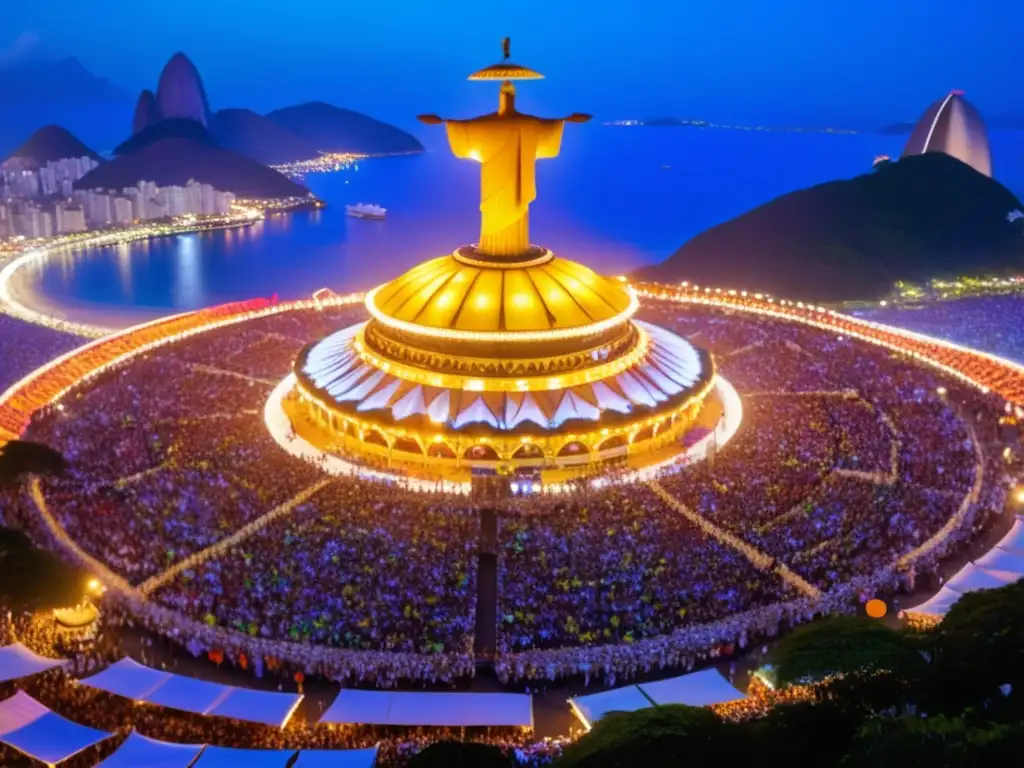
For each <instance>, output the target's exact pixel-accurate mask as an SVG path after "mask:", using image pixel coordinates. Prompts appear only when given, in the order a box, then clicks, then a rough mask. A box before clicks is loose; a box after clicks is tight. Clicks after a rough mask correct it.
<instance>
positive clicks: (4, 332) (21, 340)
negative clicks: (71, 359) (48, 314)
mask: <svg viewBox="0 0 1024 768" xmlns="http://www.w3.org/2000/svg"><path fill="white" fill-rule="evenodd" d="M86 341H88V339H83V338H81V337H80V336H73V335H72V334H70V333H61V332H60V331H55V330H51V329H50V328H44V327H42V326H39V325H29V324H27V323H24V322H22V321H21V320H16V319H15V318H13V317H10V316H9V315H5V314H3V313H0V360H3V365H0V392H3V391H4V390H5V389H7V388H8V387H9V386H11V385H12V384H14V383H15V382H16V381H17V380H18V379H20V378H21V377H22V376H24V375H25V374H27V373H30V372H31V371H33V370H35V369H36V368H38V367H39V366H41V365H44V364H45V363H48V362H50V361H51V360H53V359H54V358H56V357H59V356H60V355H63V354H64V353H66V352H70V351H71V350H72V349H74V348H75V347H80V346H81V345H82V344H84V343H86Z"/></svg>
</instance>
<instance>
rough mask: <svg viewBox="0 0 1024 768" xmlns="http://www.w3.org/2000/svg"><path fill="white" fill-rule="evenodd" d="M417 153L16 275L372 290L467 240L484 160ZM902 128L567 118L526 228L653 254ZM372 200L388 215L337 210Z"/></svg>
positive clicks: (126, 289) (82, 305)
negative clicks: (278, 212) (624, 124)
mask: <svg viewBox="0 0 1024 768" xmlns="http://www.w3.org/2000/svg"><path fill="white" fill-rule="evenodd" d="M421 135H422V136H423V137H424V139H425V140H426V143H427V144H428V151H427V152H426V153H424V154H423V155H418V156H411V157H396V158H382V159H376V160H367V161H364V162H361V163H360V164H359V165H358V167H357V168H352V169H349V170H346V171H339V172H336V173H330V174H312V175H310V176H308V177H307V178H306V180H305V181H306V184H307V185H308V186H309V187H310V189H312V190H313V192H315V193H316V194H317V196H319V197H320V198H322V199H323V200H324V201H326V202H327V204H328V207H326V208H324V209H322V210H319V211H313V212H304V213H296V214H290V215H283V216H276V217H272V218H270V219H268V220H267V221H265V222H263V223H260V224H257V225H256V226H254V227H251V228H248V229H236V230H225V231H219V232H213V233H205V234H196V235H185V236H177V237H172V238H164V239H158V240H152V241H148V242H138V243H133V244H130V245H127V246H120V247H109V248H94V249H83V250H80V251H78V252H75V253H73V254H69V255H66V256H57V257H54V258H52V259H51V260H49V261H48V262H47V263H46V264H45V265H43V266H40V267H36V268H33V269H32V270H31V271H30V272H27V273H26V274H25V275H24V282H23V283H22V290H23V291H24V292H25V295H29V296H34V297H35V299H36V301H37V302H38V303H39V304H45V305H48V306H50V307H54V306H56V307H61V308H62V309H63V310H65V311H64V312H63V314H66V315H67V316H68V317H72V318H74V317H76V316H77V317H79V318H84V317H86V316H87V315H88V316H90V317H92V318H95V317H96V316H97V313H99V314H102V315H106V316H108V317H109V316H113V315H117V314H118V313H122V314H123V315H125V316H127V315H128V314H130V315H132V317H133V318H139V317H143V316H155V315H160V314H166V313H170V312H174V311H183V310H187V309H194V308H199V307H203V306H208V305H211V304H217V303H221V302H225V301H232V300H237V299H245V298H251V297H254V296H270V295H271V294H274V293H277V294H278V295H279V296H280V297H281V298H282V299H291V298H301V297H306V296H309V295H310V294H311V293H312V292H313V291H315V290H317V289H319V288H322V287H329V288H332V289H334V290H335V291H337V292H339V293H344V292H349V291H356V290H366V289H368V288H371V287H373V286H374V285H376V284H378V283H380V282H383V281H385V280H387V279H389V278H391V277H392V276H395V275H397V274H399V273H400V272H401V271H403V270H405V269H407V268H409V267H410V266H412V265H413V264H416V263H417V262H419V261H422V260H424V259H427V258H430V257H432V256H437V255H441V254H444V253H447V252H449V251H451V250H452V249H453V248H455V247H457V246H459V245H462V244H465V243H470V242H473V241H474V240H475V239H476V237H477V233H478V226H479V219H478V216H479V213H478V211H477V204H478V184H479V168H478V166H477V165H476V164H475V163H473V162H472V161H460V160H457V159H455V158H453V157H452V156H451V155H450V154H449V153H448V151H447V146H446V144H445V142H444V138H443V131H437V132H429V131H422V132H421ZM904 140H905V137H903V136H884V135H880V134H855V135H834V134H806V133H805V134H797V133H772V132H753V131H740V130H724V129H696V128H653V127H651V128H620V127H608V126H600V125H586V126H577V125H569V126H567V127H566V131H565V137H564V140H563V144H562V154H561V156H560V157H559V158H557V159H554V160H545V161H541V162H540V163H539V166H538V173H537V176H538V178H537V186H538V199H537V201H536V202H535V203H534V205H533V206H532V207H531V210H530V218H531V235H532V239H533V240H534V242H536V243H539V244H543V245H545V246H547V247H549V248H552V249H553V250H555V251H556V252H557V253H559V254H561V255H563V256H567V257H569V258H572V259H575V260H578V261H581V262H584V263H585V264H588V265H589V266H591V267H593V268H594V269H596V270H598V271H600V272H604V273H606V274H622V273H624V272H626V271H628V270H630V269H633V268H635V267H638V266H641V265H644V264H649V263H653V262H656V261H660V260H662V259H664V258H666V257H668V256H669V255H670V254H671V253H672V252H673V251H674V250H675V249H676V248H678V247H679V246H680V245H682V244H683V243H684V242H685V241H686V240H688V239H689V238H691V237H693V236H694V235H696V234H698V233H699V232H701V231H703V230H704V229H707V228H708V227H711V226H714V225H715V224H718V223H720V222H722V221H725V220H727V219H729V218H731V217H733V216H736V215H738V214H740V213H742V212H744V211H746V210H748V209H750V208H753V207H755V206H757V205H759V204H761V203H764V202H767V201H768V200H770V199H771V198H773V197H776V196H778V195H780V194H783V193H785V192H789V191H792V190H795V189H799V188H801V187H806V186H809V185H812V184H817V183H821V182H825V181H830V180H833V179H838V178H848V177H851V176H855V175H857V174H859V173H864V172H867V171H868V170H870V168H871V163H872V160H873V159H874V158H875V156H876V155H879V154H883V153H885V154H890V155H893V156H896V155H898V153H899V151H900V149H901V148H902V145H903V142H904ZM992 144H993V156H994V161H995V166H996V173H997V178H999V179H1000V181H1002V182H1003V183H1004V184H1006V185H1007V186H1008V187H1010V189H1012V190H1014V191H1015V192H1016V193H1017V194H1018V195H1022V194H1024V132H1006V133H1005V134H996V135H994V136H993V137H992ZM355 202H368V203H377V204H380V205H383V206H385V207H386V208H387V209H388V217H387V220H386V221H376V222H375V221H364V220H358V219H351V218H347V217H346V216H345V210H344V208H345V204H346V203H355Z"/></svg>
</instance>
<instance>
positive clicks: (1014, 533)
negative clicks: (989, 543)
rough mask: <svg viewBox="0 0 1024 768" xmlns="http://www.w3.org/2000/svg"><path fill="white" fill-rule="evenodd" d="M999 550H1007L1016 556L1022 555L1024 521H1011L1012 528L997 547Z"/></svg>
mask: <svg viewBox="0 0 1024 768" xmlns="http://www.w3.org/2000/svg"><path fill="white" fill-rule="evenodd" d="M997 546H998V547H999V548H1000V549H1008V550H1011V551H1012V552H1014V553H1016V554H1018V555H1024V520H1021V518H1019V517H1018V518H1017V519H1016V520H1014V521H1013V527H1012V528H1010V530H1009V531H1007V533H1006V535H1005V536H1003V538H1002V539H1001V540H1000V541H999V544H998V545H997Z"/></svg>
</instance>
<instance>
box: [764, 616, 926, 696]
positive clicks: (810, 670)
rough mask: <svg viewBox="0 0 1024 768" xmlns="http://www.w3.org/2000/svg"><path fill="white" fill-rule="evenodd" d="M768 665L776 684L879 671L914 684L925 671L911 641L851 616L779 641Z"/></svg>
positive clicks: (809, 626) (808, 627)
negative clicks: (773, 670)
mask: <svg viewBox="0 0 1024 768" xmlns="http://www.w3.org/2000/svg"><path fill="white" fill-rule="evenodd" d="M769 661H770V662H771V663H772V665H773V666H774V668H775V677H776V679H777V681H778V682H779V684H780V685H786V684H790V683H799V682H807V681H819V680H823V679H824V678H826V677H829V676H830V675H837V674H838V675H850V674H866V673H872V672H883V671H884V672H891V673H893V674H894V675H895V676H896V677H897V678H900V679H906V680H913V679H917V678H918V677H919V676H920V675H921V674H923V672H924V668H925V666H926V663H925V660H924V658H923V657H922V656H921V653H920V651H919V650H918V647H917V643H916V642H915V640H914V638H913V637H912V636H910V635H908V634H906V633H903V632H898V631H896V630H893V629H889V628H888V627H886V626H885V625H884V624H882V623H881V622H879V621H877V620H875V619H867V618H863V617H853V616H835V617H831V618H827V619H823V620H821V621H816V622H813V623H811V624H807V625H804V626H802V627H799V628H798V629H796V630H794V631H793V632H791V633H790V634H788V635H786V636H785V637H784V638H782V640H780V641H779V643H778V645H777V646H776V647H775V650H774V651H773V652H772V654H771V656H770V657H769Z"/></svg>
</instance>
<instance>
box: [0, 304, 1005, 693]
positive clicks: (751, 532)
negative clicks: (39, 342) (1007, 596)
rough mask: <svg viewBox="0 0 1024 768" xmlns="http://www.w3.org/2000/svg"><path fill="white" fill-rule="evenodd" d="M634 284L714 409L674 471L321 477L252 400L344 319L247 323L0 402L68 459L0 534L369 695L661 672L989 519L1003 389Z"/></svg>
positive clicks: (163, 623)
mask: <svg viewBox="0 0 1024 768" xmlns="http://www.w3.org/2000/svg"><path fill="white" fill-rule="evenodd" d="M637 289H638V293H639V295H640V296H641V302H640V304H641V306H640V311H639V315H638V316H639V317H640V318H641V319H642V320H643V321H645V322H651V323H656V324H658V325H660V326H662V327H665V328H668V329H670V330H671V331H672V332H674V333H676V334H679V335H680V336H682V337H684V338H686V339H689V340H693V341H694V343H697V344H700V345H701V347H703V348H706V349H708V350H710V352H711V353H712V354H713V355H714V357H715V360H716V364H717V369H718V371H719V374H720V375H721V376H722V377H724V379H726V380H727V381H728V382H730V383H731V385H732V387H733V388H734V389H735V391H736V392H737V393H738V396H739V398H738V399H739V401H740V402H741V404H742V414H743V415H742V423H741V424H739V425H738V431H737V432H736V434H735V435H734V436H733V437H732V439H731V440H730V441H729V442H728V443H726V444H724V445H722V446H721V447H717V448H716V447H712V448H711V449H710V450H709V451H708V452H707V454H706V455H705V457H704V458H703V459H702V460H692V459H690V458H687V457H686V456H683V457H680V458H679V459H678V460H677V461H676V462H674V463H672V464H669V465H667V466H663V467H660V468H659V469H658V471H657V472H656V473H647V474H644V473H639V472H634V471H631V470H630V469H629V468H628V467H621V468H619V469H616V468H614V467H607V466H604V467H602V468H601V471H600V474H597V475H590V476H584V477H580V478H578V479H577V480H575V481H572V482H561V483H557V484H553V485H552V486H543V487H541V488H539V491H538V492H536V493H531V494H529V495H528V496H523V495H521V494H520V495H518V496H506V497H497V496H495V495H494V494H478V493H472V492H470V493H466V492H464V491H465V489H460V490H459V492H446V491H445V489H444V488H441V487H439V486H437V485H430V486H423V485H418V484H417V483H415V482H414V478H406V479H403V477H402V476H401V474H400V471H399V470H395V469H394V468H392V469H387V468H386V467H379V468H376V469H374V468H368V467H363V466H356V465H352V466H351V469H352V474H350V475H348V476H339V475H338V474H335V473H331V472H327V471H325V469H324V466H323V464H324V461H325V459H324V458H323V457H320V458H314V459H312V460H309V459H303V458H300V457H298V456H297V455H293V453H292V452H290V451H288V450H286V446H282V444H280V443H279V442H278V441H277V440H275V439H274V437H273V436H272V435H271V431H270V429H269V428H268V425H267V423H266V414H267V409H266V406H267V402H268V398H270V395H271V393H272V392H273V391H274V390H275V388H277V387H278V385H279V384H280V382H281V381H282V380H283V379H285V378H286V377H287V376H288V374H289V372H290V370H291V366H292V364H293V361H294V360H295V358H296V355H297V354H298V353H299V351H300V350H301V349H302V348H303V347H304V345H305V344H306V343H307V342H308V340H309V339H310V338H319V337H323V336H326V335H327V334H329V333H330V332H331V331H333V330H335V329H338V328H342V327H345V326H347V325H351V324H352V323H353V322H357V321H359V320H361V319H363V316H364V309H363V307H362V305H361V303H360V302H359V298H360V297H357V296H351V297H343V298H333V299H327V300H323V301H316V302H314V301H306V302H296V303H291V304H278V305H271V304H270V303H269V302H265V301H255V302H248V303H243V304H235V305H226V306H223V307H218V308H214V309H209V310H203V311H200V312H196V313H191V314H186V315H180V316H176V317H172V318H167V319H165V320H161V321H158V322H155V323H151V324H148V325H144V326H140V327H137V328H134V329H131V330H128V331H125V332H123V333H119V334H116V335H113V336H110V337H106V338H104V339H100V340H98V341H96V342H93V343H91V344H89V345H87V346H85V347H83V348H81V349H79V350H77V351H75V352H72V353H70V354H69V355H66V356H65V357H63V358H60V359H58V360H57V361H54V363H51V364H50V365H48V366H46V367H44V368H42V369H40V370H39V371H36V372H35V373H34V374H32V375H31V376H29V377H27V378H26V379H25V380H24V381H22V382H20V383H19V384H18V385H16V386H15V387H13V388H12V389H11V390H9V391H8V392H7V393H5V395H4V396H3V399H2V401H0V428H2V429H3V430H4V431H5V432H4V434H5V436H6V437H8V438H13V437H16V436H21V437H23V438H24V439H28V440H33V441H38V442H43V443H47V444H52V445H60V446H62V447H63V449H64V451H65V454H66V457H67V459H68V460H69V462H70V465H71V470H70V471H69V472H68V473H67V474H66V475H65V476H62V477H56V478H46V479H41V480H34V481H33V482H32V484H31V486H30V487H29V488H28V489H27V490H26V493H25V494H24V496H23V497H22V499H21V503H20V504H19V505H17V507H16V509H14V510H12V514H13V515H14V516H15V517H16V518H17V521H18V522H19V523H20V524H21V525H23V526H24V527H26V528H28V529H29V530H31V531H33V532H35V533H36V534H37V537H39V538H42V539H45V540H51V541H55V542H56V543H57V545H58V546H59V548H60V549H61V550H62V551H63V552H64V553H65V554H66V555H67V556H68V557H70V558H72V559H75V560H77V561H78V562H80V563H83V564H85V565H87V566H88V567H89V568H90V569H91V570H93V571H94V572H95V573H97V574H98V576H99V578H100V579H101V580H102V581H103V582H104V584H105V585H106V587H107V589H108V595H110V596H111V598H112V599H115V600H117V601H119V602H120V603H122V605H123V606H124V607H125V608H126V609H127V610H128V611H129V612H130V613H131V614H132V615H133V616H134V617H135V618H136V619H137V620H138V621H140V622H141V623H142V624H144V625H146V626H147V627H149V628H150V629H152V630H154V631H157V632H161V633H164V634H168V635H170V636H172V637H173V638H174V639H175V641H176V642H179V643H181V644H188V645H189V647H195V648H199V649H203V650H208V649H213V648H216V649H222V651H223V652H224V653H225V654H227V655H228V656H229V657H230V658H231V659H237V658H238V657H239V656H241V655H246V656H248V658H250V659H252V658H255V657H258V656H259V657H264V658H272V659H274V660H275V663H276V664H279V665H285V666H286V667H288V666H291V667H294V668H300V669H305V670H307V672H314V673H316V674H321V675H324V676H326V677H328V678H331V679H335V680H349V681H359V682H373V683H376V684H378V685H385V686H390V685H394V684H396V683H398V682H399V681H421V682H426V681H433V682H437V681H450V680H456V679H459V678H465V677H468V676H472V675H473V674H474V672H475V668H476V662H477V661H478V660H479V659H481V658H486V659H487V660H489V661H493V664H494V668H495V670H496V672H497V674H498V676H499V678H500V679H501V680H502V681H505V682H509V681H526V680H553V679H557V678H561V677H570V676H574V675H584V676H586V677H588V678H601V679H603V680H604V681H606V682H614V681H615V679H616V678H618V679H620V680H622V679H628V678H630V677H632V676H634V675H636V674H638V673H640V672H644V671H651V670H657V669H666V670H668V669H670V668H683V667H688V666H690V665H692V664H693V663H695V662H697V661H699V660H701V659H703V658H706V657H708V656H713V655H716V654H718V653H719V652H720V651H721V649H722V648H723V647H725V646H727V645H732V646H734V647H738V648H743V647H746V646H748V645H750V644H751V643H754V642H757V641H759V640H760V639H761V638H764V637H769V636H774V635H775V634H776V633H777V632H778V631H779V630H780V629H783V628H785V627H789V626H792V625H794V624H795V623H798V622H801V621H805V620H808V619H810V618H812V617H813V616H814V615H816V614H820V613H822V612H827V611H837V610H838V611H854V610H856V609H857V606H858V605H859V603H860V601H862V600H863V599H864V598H865V596H866V595H874V594H876V593H883V594H887V593H891V592H892V591H893V590H894V589H898V588H904V589H913V587H914V585H915V582H916V581H919V580H920V579H921V578H922V577H923V576H924V575H926V574H930V573H932V572H933V571H934V570H935V569H936V567H937V565H938V563H939V562H940V560H941V559H942V558H944V557H947V556H949V555H952V554H954V553H956V552H957V551H958V549H959V548H961V547H962V546H964V545H965V544H966V543H967V542H969V541H970V540H971V539H972V537H973V536H974V535H975V533H976V532H977V531H978V530H980V529H981V528H982V527H983V526H984V524H985V522H986V519H987V517H988V516H989V515H990V514H992V513H996V512H999V511H1000V510H1001V509H1002V507H1003V505H1004V501H1005V497H1006V493H1007V490H1008V489H1007V485H1006V483H1005V481H1004V475H1003V463H1002V458H1001V453H1002V450H1003V446H1004V444H1003V442H1002V441H1001V439H1000V436H999V421H1000V417H1001V416H1003V415H1004V413H1005V410H1006V408H1007V407H1008V405H1007V404H1008V403H1009V402H1018V400H1019V398H1020V395H1021V394H1022V383H1024V377H1022V376H1021V370H1020V369H1018V368H1017V367H1015V366H1012V365H1010V364H1007V363H1006V362H1004V361H1001V360H999V359H997V358H992V357H990V356H987V355H984V354H981V353H976V352H973V351H971V350H966V349H963V348H960V347H956V346H953V345H950V344H946V343H942V342H937V341H935V340H933V339H929V338H927V337H922V336H917V335H914V334H912V333H909V332H904V331H898V330H896V329H893V328H889V327H886V326H882V325H877V324H872V323H867V322H864V321H859V320H856V319H854V318H851V317H848V316H846V315H841V314H838V313H835V312H832V311H829V310H824V309H821V308H815V307H810V306H804V305H799V304H792V303H787V302H779V301H774V300H772V299H769V298H765V297H755V296H747V295H744V294H742V293H738V292H735V291H711V290H708V289H697V288H694V287H682V288H669V287H666V286H653V285H652V286H644V285H641V286H637ZM292 439H298V438H296V437H295V436H292ZM285 442H287V441H285ZM487 561H490V562H492V563H493V564H494V568H493V574H489V575H488V578H482V576H481V575H482V573H483V572H484V571H485V570H488V571H490V570H491V569H490V568H487V569H485V568H484V563H485V562H487ZM487 617H492V620H490V621H488V618H487Z"/></svg>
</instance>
